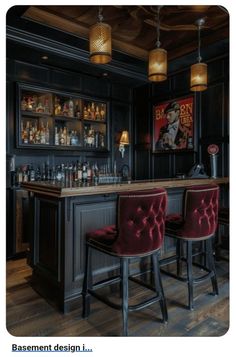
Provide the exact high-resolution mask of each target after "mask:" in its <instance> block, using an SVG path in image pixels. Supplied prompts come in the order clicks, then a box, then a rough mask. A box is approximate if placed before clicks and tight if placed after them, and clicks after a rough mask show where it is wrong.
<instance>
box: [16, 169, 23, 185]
mask: <svg viewBox="0 0 236 357" xmlns="http://www.w3.org/2000/svg"><path fill="white" fill-rule="evenodd" d="M22 181H23V173H22V170H21V167H18V169H17V171H16V182H17V183H18V184H20V183H21V182H22Z"/></svg>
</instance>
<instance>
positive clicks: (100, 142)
mask: <svg viewBox="0 0 236 357" xmlns="http://www.w3.org/2000/svg"><path fill="white" fill-rule="evenodd" d="M99 146H100V147H101V148H103V147H104V146H105V138H104V134H103V133H102V132H101V131H100V132H99Z"/></svg>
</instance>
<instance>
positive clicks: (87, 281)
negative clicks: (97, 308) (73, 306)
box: [82, 244, 92, 318]
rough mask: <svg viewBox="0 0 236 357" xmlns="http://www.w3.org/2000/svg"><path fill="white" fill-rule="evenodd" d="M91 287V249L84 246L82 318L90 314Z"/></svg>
mask: <svg viewBox="0 0 236 357" xmlns="http://www.w3.org/2000/svg"><path fill="white" fill-rule="evenodd" d="M91 286H92V271H91V248H90V246H89V245H88V244H86V255H85V273H84V281H83V290H82V297H83V312H82V316H83V318H86V317H88V316H89V314H90V294H89V293H88V289H89V288H90V287H91Z"/></svg>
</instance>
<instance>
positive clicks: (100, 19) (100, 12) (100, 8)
mask: <svg viewBox="0 0 236 357" xmlns="http://www.w3.org/2000/svg"><path fill="white" fill-rule="evenodd" d="M98 21H99V22H102V21H103V15H102V6H99V8H98Z"/></svg>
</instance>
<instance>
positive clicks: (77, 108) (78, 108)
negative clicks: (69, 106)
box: [75, 100, 81, 119]
mask: <svg viewBox="0 0 236 357" xmlns="http://www.w3.org/2000/svg"><path fill="white" fill-rule="evenodd" d="M75 116H76V117H77V118H78V119H81V111H80V105H79V101H78V100H77V101H76V103H75Z"/></svg>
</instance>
